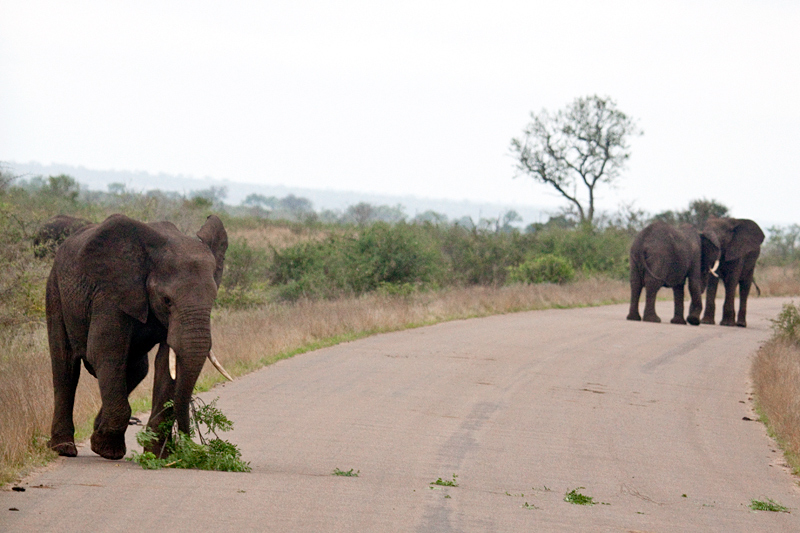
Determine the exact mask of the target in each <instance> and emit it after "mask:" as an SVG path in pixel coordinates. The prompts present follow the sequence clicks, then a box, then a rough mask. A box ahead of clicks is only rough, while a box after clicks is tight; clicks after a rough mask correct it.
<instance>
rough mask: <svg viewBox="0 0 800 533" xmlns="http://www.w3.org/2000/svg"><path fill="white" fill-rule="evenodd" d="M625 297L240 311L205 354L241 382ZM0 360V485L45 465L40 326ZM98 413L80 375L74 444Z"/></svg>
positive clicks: (416, 300)
mask: <svg viewBox="0 0 800 533" xmlns="http://www.w3.org/2000/svg"><path fill="white" fill-rule="evenodd" d="M627 298H628V285H627V283H625V282H621V281H617V280H609V279H605V278H586V279H581V280H578V281H576V282H574V283H571V284H568V285H527V286H526V285H516V286H507V287H497V288H492V287H470V288H463V289H449V290H444V291H439V292H430V293H415V294H411V295H408V296H388V295H379V294H370V295H366V296H362V297H358V298H343V299H339V300H333V301H329V300H328V301H326V300H323V301H299V302H295V303H292V304H273V305H268V306H265V307H261V308H256V309H249V310H227V309H221V310H215V311H214V312H213V315H212V324H213V325H212V327H213V336H214V352H215V354H216V355H217V357H218V358H219V359H220V361H222V363H223V364H224V365H225V367H226V368H227V369H228V370H229V371H230V372H231V373H233V374H234V375H242V374H245V373H247V372H250V371H252V370H254V369H256V368H259V367H261V366H264V365H267V364H270V363H272V362H274V361H277V360H279V359H282V358H285V357H289V356H291V355H293V354H295V353H299V352H301V351H305V350H308V349H313V348H315V347H319V346H325V345H330V344H335V343H336V342H340V341H342V340H349V339H353V338H358V337H362V336H365V335H369V334H372V333H377V332H385V331H392V330H399V329H404V328H408V327H414V326H419V325H425V324H433V323H436V322H442V321H446V320H453V319H461V318H469V317H477V316H487V315H492V314H497V313H509V312H514V311H522V310H530V309H546V308H553V307H577V306H586V305H600V304H607V303H615V302H621V301H625V300H627ZM0 354H2V356H0V484H3V483H7V482H9V481H12V480H13V479H15V478H16V477H18V476H19V475H20V474H21V473H24V472H25V471H26V470H27V469H29V468H30V467H32V466H35V465H38V464H41V463H43V462H46V461H47V460H49V459H51V458H52V457H53V455H52V454H51V453H50V452H48V451H47V449H46V445H45V444H46V439H47V437H48V436H49V433H50V421H51V416H52V404H53V387H52V381H51V380H52V378H51V372H50V358H49V353H48V348H47V333H46V330H45V328H44V326H42V325H37V326H31V327H29V328H27V329H25V330H17V332H16V333H15V334H9V335H7V336H6V337H0ZM220 379H221V378H220V377H219V374H217V372H216V371H215V370H214V369H213V368H212V367H211V366H210V365H206V368H205V369H204V371H203V374H202V375H201V378H200V381H199V382H198V385H199V387H200V388H203V389H205V388H208V387H210V386H211V385H213V384H214V383H216V382H218V381H220ZM151 390H152V376H148V379H146V380H145V381H144V382H143V383H142V384H141V385H140V386H139V387H138V388H137V389H136V390H135V391H134V392H133V394H132V395H131V403H132V405H133V407H134V410H136V409H137V408H138V409H140V410H146V409H148V408H149V406H148V399H149V397H150V395H151ZM99 407H100V399H99V391H98V387H97V381H96V380H95V379H94V378H92V377H91V376H90V375H88V374H87V373H86V372H85V371H84V372H83V374H82V376H81V381H80V386H79V391H78V398H77V400H76V407H75V416H74V419H75V424H76V427H77V428H78V432H77V433H78V437H79V438H81V437H82V438H86V437H88V435H89V432H90V431H91V425H92V420H93V418H94V416H95V415H96V413H97V411H98V409H99ZM85 449H87V448H84V450H85ZM81 453H86V452H81Z"/></svg>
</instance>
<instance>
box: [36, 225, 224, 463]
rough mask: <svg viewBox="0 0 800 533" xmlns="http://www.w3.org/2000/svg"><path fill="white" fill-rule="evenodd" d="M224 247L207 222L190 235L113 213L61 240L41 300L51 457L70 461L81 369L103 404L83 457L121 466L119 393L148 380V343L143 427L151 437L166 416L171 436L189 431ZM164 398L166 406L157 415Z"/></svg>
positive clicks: (123, 419)
mask: <svg viewBox="0 0 800 533" xmlns="http://www.w3.org/2000/svg"><path fill="white" fill-rule="evenodd" d="M227 247H228V237H227V233H226V231H225V228H224V226H223V224H222V221H220V219H219V218H217V217H216V216H214V215H212V216H210V217H208V219H207V220H206V222H205V224H204V225H203V227H202V228H201V229H200V231H198V232H197V237H191V236H187V235H184V234H183V233H181V232H180V231H179V230H178V228H176V227H175V226H174V225H173V224H172V223H170V222H154V223H149V224H145V223H143V222H139V221H136V220H133V219H130V218H128V217H126V216H123V215H112V216H110V217H108V218H107V219H106V220H105V221H104V222H102V223H101V224H92V225H89V226H86V227H85V228H84V229H83V230H81V231H79V232H77V233H75V234H73V235H72V236H70V237H69V238H67V240H65V241H64V243H63V244H62V245H61V246H60V247H59V248H58V250H57V252H56V257H55V261H54V264H53V268H52V270H51V272H50V276H49V278H48V281H47V295H46V311H47V332H48V337H49V343H50V356H51V363H52V370H53V388H54V394H55V403H54V412H53V424H52V432H51V438H50V442H49V446H50V448H51V449H53V450H55V451H57V452H58V453H59V454H60V455H65V456H70V457H74V456H75V455H77V449H76V447H75V442H74V430H75V428H74V424H73V419H72V411H73V405H74V401H75V389H76V387H77V385H78V378H79V376H80V365H81V362H83V365H84V366H85V367H86V370H87V371H88V372H89V373H90V374H91V375H93V376H95V377H96V378H97V380H98V383H99V386H100V396H101V399H102V407H101V409H100V412H99V413H98V415H97V418H96V419H95V422H94V432H93V433H92V437H91V448H92V451H94V452H95V453H97V454H98V455H101V456H102V457H105V458H107V459H121V458H122V457H123V456H124V455H125V452H126V448H125V430H126V429H127V427H128V420H129V418H130V415H131V408H130V404H129V403H128V395H129V394H130V393H131V391H133V389H134V388H135V387H136V386H137V385H138V384H139V383H140V382H141V381H142V379H144V377H145V376H146V375H147V371H148V357H147V354H148V351H149V350H150V349H151V348H152V347H153V346H155V345H156V344H160V346H159V349H158V353H157V355H156V357H155V363H154V372H155V379H154V385H153V412H152V416H151V417H150V421H149V423H148V427H150V428H151V429H152V430H154V431H156V432H160V431H162V430H161V428H159V424H160V423H161V422H162V421H164V420H167V419H173V418H174V419H175V420H176V421H177V423H178V428H179V430H181V431H183V432H186V433H188V432H189V406H190V402H191V396H192V391H193V389H194V385H195V382H196V381H197V378H198V376H199V374H200V371H201V370H202V368H203V363H204V362H205V360H206V358H207V357H208V358H210V359H212V363H213V362H215V359H214V358H213V355H212V354H211V306H212V305H213V303H214V300H215V298H216V295H217V288H218V287H219V284H220V281H221V279H222V271H223V265H224V261H225V251H226V249H227ZM217 365H218V363H217V364H215V366H217ZM218 368H219V369H221V367H219V366H218ZM221 371H222V370H221ZM168 400H173V401H174V406H173V407H171V408H168V409H165V408H164V403H165V402H167V401H168ZM159 434H160V438H161V440H160V441H159V442H158V443H156V444H155V445H154V446H153V447H151V449H149V450H148V451H152V452H154V453H156V454H157V455H159V454H160V453H161V451H162V449H163V446H164V444H165V443H166V439H167V438H168V436H167V435H166V434H164V433H159Z"/></svg>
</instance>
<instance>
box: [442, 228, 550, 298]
mask: <svg viewBox="0 0 800 533" xmlns="http://www.w3.org/2000/svg"><path fill="white" fill-rule="evenodd" d="M441 240H442V242H441V248H442V252H443V253H444V254H445V255H446V256H447V257H448V259H449V260H450V268H451V269H452V275H451V282H452V283H453V284H461V285H502V284H503V283H505V281H506V274H507V272H508V267H510V266H513V265H518V264H519V263H521V262H522V261H523V260H524V259H525V255H526V251H527V250H529V249H530V248H531V244H532V243H533V242H534V241H533V240H532V239H531V237H530V236H529V235H520V234H519V233H516V232H511V233H496V232H492V231H488V230H481V229H475V228H473V229H467V228H464V227H461V226H453V227H451V228H449V229H447V230H445V231H444V232H442V235H441Z"/></svg>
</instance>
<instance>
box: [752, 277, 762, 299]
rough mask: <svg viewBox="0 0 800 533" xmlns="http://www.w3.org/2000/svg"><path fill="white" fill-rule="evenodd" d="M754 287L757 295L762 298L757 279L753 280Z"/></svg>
mask: <svg viewBox="0 0 800 533" xmlns="http://www.w3.org/2000/svg"><path fill="white" fill-rule="evenodd" d="M753 285H755V286H756V294H757V295H758V296H761V288H760V287H759V286H758V283H756V278H753Z"/></svg>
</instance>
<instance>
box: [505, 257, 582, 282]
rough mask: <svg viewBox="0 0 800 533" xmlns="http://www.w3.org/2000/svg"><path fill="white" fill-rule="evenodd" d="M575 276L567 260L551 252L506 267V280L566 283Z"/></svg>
mask: <svg viewBox="0 0 800 533" xmlns="http://www.w3.org/2000/svg"><path fill="white" fill-rule="evenodd" d="M574 277H575V269H574V268H572V265H570V264H569V261H567V260H566V259H564V258H563V257H560V256H558V255H553V254H544V255H540V256H539V257H535V258H533V259H528V260H527V261H525V262H524V263H522V264H520V265H517V266H513V267H509V268H508V281H509V282H512V283H513V282H517V283H567V282H568V281H572V279H573V278H574Z"/></svg>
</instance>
